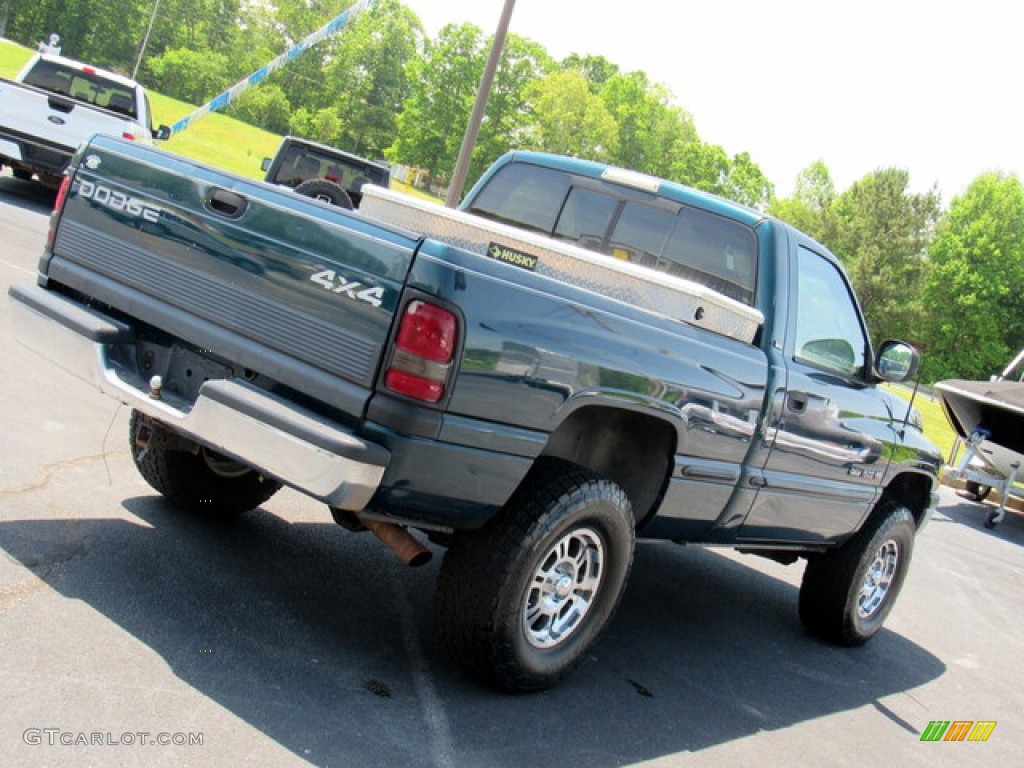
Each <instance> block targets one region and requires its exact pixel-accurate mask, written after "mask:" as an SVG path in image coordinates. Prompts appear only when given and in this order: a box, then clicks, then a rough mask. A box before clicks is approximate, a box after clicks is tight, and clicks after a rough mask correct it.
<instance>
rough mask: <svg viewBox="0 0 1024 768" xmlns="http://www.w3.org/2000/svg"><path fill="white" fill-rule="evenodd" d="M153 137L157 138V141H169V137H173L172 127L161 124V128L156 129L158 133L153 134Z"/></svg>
mask: <svg viewBox="0 0 1024 768" xmlns="http://www.w3.org/2000/svg"><path fill="white" fill-rule="evenodd" d="M153 138H154V139H156V140H157V141H167V140H168V139H169V138H171V129H170V127H169V126H166V125H161V126H160V127H159V128H157V129H156V133H155V134H154V135H153Z"/></svg>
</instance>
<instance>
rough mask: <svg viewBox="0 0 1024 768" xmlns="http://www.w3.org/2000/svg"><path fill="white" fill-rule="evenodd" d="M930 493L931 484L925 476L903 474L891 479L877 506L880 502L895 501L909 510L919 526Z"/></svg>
mask: <svg viewBox="0 0 1024 768" xmlns="http://www.w3.org/2000/svg"><path fill="white" fill-rule="evenodd" d="M931 493H932V483H931V482H930V481H929V478H928V476H927V475H921V474H918V473H916V472H904V473H903V474H900V475H897V476H896V477H894V478H893V479H892V481H891V482H890V483H889V485H888V486H887V487H886V489H885V491H884V492H883V493H882V498H881V499H880V503H879V506H881V505H882V502H886V501H896V502H899V503H900V504H902V505H903V506H905V507H906V508H907V509H909V510H910V513H911V514H912V515H913V516H914V523H915V524H916V525H917V526H920V525H921V521H922V520H923V519H924V514H925V512H926V511H927V509H928V502H929V498H930V496H931Z"/></svg>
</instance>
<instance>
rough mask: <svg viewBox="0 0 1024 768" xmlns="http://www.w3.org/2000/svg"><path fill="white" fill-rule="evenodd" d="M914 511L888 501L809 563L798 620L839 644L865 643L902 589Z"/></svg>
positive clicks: (908, 563)
mask: <svg viewBox="0 0 1024 768" xmlns="http://www.w3.org/2000/svg"><path fill="white" fill-rule="evenodd" d="M915 532H916V527H915V525H914V517H913V515H911V513H910V510H909V509H907V508H906V507H904V506H903V505H901V504H897V503H894V502H887V503H886V504H885V505H884V506H883V507H880V508H879V509H878V510H876V512H875V514H874V515H873V516H872V517H871V518H870V519H869V520H868V522H867V523H866V524H865V525H864V527H863V528H862V529H861V530H860V531H859V532H857V533H856V534H855V535H854V536H853V538H851V539H850V540H849V541H847V542H846V543H845V544H843V545H842V546H841V547H839V548H838V549H834V550H832V551H830V552H826V553H824V554H821V555H815V556H814V557H812V558H811V559H809V560H808V561H807V568H806V570H805V571H804V578H803V583H802V585H801V587H800V620H801V621H802V622H803V624H804V626H805V627H806V628H807V629H808V631H810V632H811V633H812V634H814V635H817V636H818V637H820V638H822V639H823V640H827V641H828V642H831V643H835V644H837V645H846V646H856V645H863V644H864V643H866V642H867V641H868V640H870V639H871V637H872V636H874V634H875V633H876V632H878V630H880V629H881V628H882V624H883V623H884V621H885V618H886V616H888V615H889V611H890V610H892V606H893V604H894V603H895V601H896V598H897V596H898V595H899V592H900V589H901V588H902V587H903V581H904V579H906V576H907V569H908V568H909V567H910V558H911V555H912V554H913V551H914V534H915Z"/></svg>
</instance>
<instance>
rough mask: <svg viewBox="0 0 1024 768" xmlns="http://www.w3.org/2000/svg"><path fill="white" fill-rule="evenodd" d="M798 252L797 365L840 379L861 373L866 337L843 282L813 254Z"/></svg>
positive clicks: (834, 268)
mask: <svg viewBox="0 0 1024 768" xmlns="http://www.w3.org/2000/svg"><path fill="white" fill-rule="evenodd" d="M797 251H798V252H797V270H798V273H797V308H796V355H795V357H796V359H797V361H799V362H802V363H807V364H808V365H813V366H815V367H817V368H823V369H825V370H828V371H832V372H834V373H838V374H841V375H843V376H856V375H858V374H860V373H862V372H863V371H864V365H865V360H866V356H865V352H866V350H867V347H868V344H867V336H866V335H865V334H864V328H863V326H862V325H861V322H860V317H859V315H858V314H857V310H856V305H855V304H854V300H853V295H852V293H851V291H850V287H849V285H848V284H847V282H846V279H845V278H844V277H843V275H842V273H841V272H840V271H839V270H838V269H837V268H836V267H835V266H834V265H833V264H832V263H831V262H829V261H828V260H826V259H825V258H824V257H822V256H820V255H818V254H817V253H814V251H811V250H810V249H808V248H804V247H803V246H800V247H799V248H798V249H797Z"/></svg>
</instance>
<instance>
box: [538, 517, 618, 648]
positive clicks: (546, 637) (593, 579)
mask: <svg viewBox="0 0 1024 768" xmlns="http://www.w3.org/2000/svg"><path fill="white" fill-rule="evenodd" d="M604 565H605V551H604V544H603V542H602V540H601V536H600V535H599V534H598V533H597V531H595V530H593V529H592V528H577V529H575V530H572V531H569V532H568V533H567V534H566V535H565V536H563V537H562V538H561V539H559V540H558V541H557V542H556V543H555V545H554V546H553V547H552V548H551V549H550V550H549V551H548V553H547V554H546V555H545V556H544V557H543V558H541V560H540V565H539V566H538V567H537V570H536V571H535V572H534V574H533V578H532V579H531V581H530V585H529V587H528V588H527V590H526V600H525V603H524V606H523V607H524V610H523V630H524V632H525V634H526V639H527V640H528V641H529V643H530V645H532V646H534V647H535V648H552V647H554V646H556V645H558V644H559V643H562V642H564V641H565V640H566V639H567V638H569V637H570V636H571V635H572V633H573V632H574V631H575V630H576V629H577V628H578V627H579V626H580V624H581V623H582V622H583V619H584V618H585V617H586V615H587V613H588V612H589V611H590V609H591V607H592V606H593V605H594V600H595V598H596V597H597V593H598V590H599V589H600V587H601V579H602V577H603V575H604Z"/></svg>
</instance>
